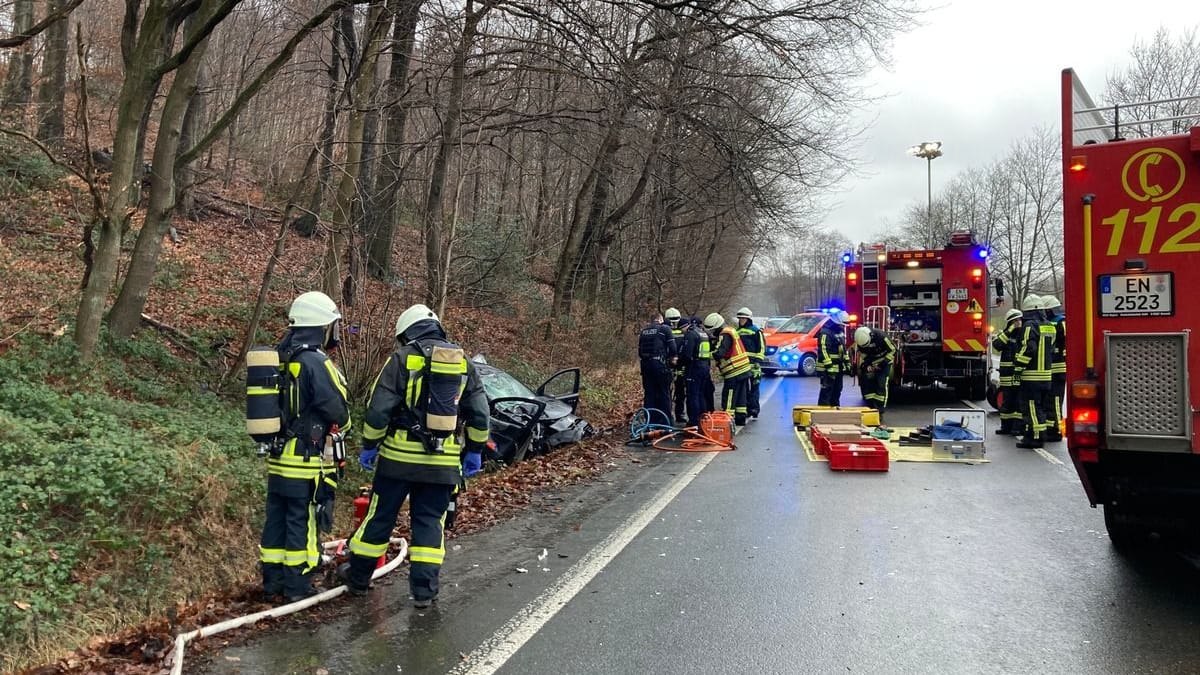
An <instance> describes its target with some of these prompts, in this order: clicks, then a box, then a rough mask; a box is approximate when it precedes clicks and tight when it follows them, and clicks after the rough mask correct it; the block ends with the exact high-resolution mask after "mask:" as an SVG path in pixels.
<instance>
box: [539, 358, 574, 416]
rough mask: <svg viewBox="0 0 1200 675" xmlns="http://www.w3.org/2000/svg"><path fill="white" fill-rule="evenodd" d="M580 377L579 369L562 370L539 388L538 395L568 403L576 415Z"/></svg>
mask: <svg viewBox="0 0 1200 675" xmlns="http://www.w3.org/2000/svg"><path fill="white" fill-rule="evenodd" d="M579 377H580V374H579V369H578V368H566V369H564V370H560V371H558V372H557V373H555V374H553V375H551V376H550V377H549V379H547V380H546V381H545V382H543V383H542V386H540V387H538V388H537V395H538V396H544V397H546V398H552V399H554V400H556V401H562V402H563V403H566V404H567V405H569V406H571V413H572V414H574V413H575V412H576V410H577V409H578V408H579Z"/></svg>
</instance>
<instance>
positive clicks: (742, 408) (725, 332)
mask: <svg viewBox="0 0 1200 675" xmlns="http://www.w3.org/2000/svg"><path fill="white" fill-rule="evenodd" d="M704 329H705V330H706V331H708V334H709V335H711V336H712V337H713V339H714V340H716V346H715V347H713V352H712V354H713V358H714V359H715V360H716V362H717V372H719V373H720V374H721V379H722V380H723V381H724V386H723V387H722V389H721V402H722V406H721V407H722V408H724V410H725V412H727V413H729V414H730V415H733V423H734V424H736V425H737V426H745V425H746V398H747V396H748V394H749V389H750V355H749V354H747V353H746V348H745V346H744V345H742V340H741V338H739V337H738V334H737V330H736V329H734V328H733V326H726V325H725V317H723V316H721V315H720V314H717V313H716V312H713V313H712V314H709V315H708V316H707V317H705V318H704Z"/></svg>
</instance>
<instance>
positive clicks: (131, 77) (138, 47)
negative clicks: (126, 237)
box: [75, 0, 167, 361]
mask: <svg viewBox="0 0 1200 675" xmlns="http://www.w3.org/2000/svg"><path fill="white" fill-rule="evenodd" d="M127 2H128V3H130V4H128V5H127V9H130V8H134V9H135V14H136V3H137V0H127ZM166 26H167V7H166V3H165V2H164V0H150V1H149V2H148V3H147V4H146V8H145V13H144V14H143V16H142V21H141V25H140V27H139V26H138V25H137V24H136V22H134V21H126V23H125V26H124V28H123V31H124V33H123V35H122V43H123V45H126V44H127V45H128V46H129V47H128V50H126V51H125V52H124V53H125V56H126V58H125V79H124V81H122V83H121V91H120V93H119V94H118V95H117V122H116V125H115V127H114V128H113V167H112V177H111V179H110V183H109V197H108V202H107V210H106V211H105V213H103V214H100V238H99V241H98V242H97V246H96V255H95V259H94V261H93V264H92V268H91V273H90V274H89V275H88V277H87V285H86V286H85V287H84V289H83V294H82V297H81V298H80V301H79V311H78V313H77V314H76V321H75V342H76V344H77V345H78V346H79V355H80V359H82V360H83V361H88V360H90V359H91V357H92V354H93V353H94V352H95V349H96V341H97V339H98V338H99V334H100V322H101V319H102V318H103V315H104V306H105V300H106V299H107V298H108V292H109V291H110V290H111V289H112V285H113V281H114V280H115V279H116V276H117V262H118V260H119V259H120V255H121V235H122V233H123V232H125V230H126V229H127V228H128V226H129V219H130V216H132V215H133V211H132V209H129V208H128V204H129V200H130V196H129V193H130V191H131V188H132V187H133V185H134V184H135V183H134V170H135V168H136V169H137V170H138V171H141V168H142V163H141V159H140V158H139V157H137V156H136V152H137V144H138V138H137V136H138V127H139V125H140V123H141V118H142V110H143V109H144V107H145V102H146V100H147V99H148V98H150V97H151V96H152V95H153V93H154V90H155V88H156V87H157V84H158V82H159V80H160V79H161V78H160V76H159V75H158V73H157V72H156V65H157V64H158V63H159V62H160V61H161V60H162V56H163V54H162V51H163V37H162V36H163V34H164V33H165V32H166Z"/></svg>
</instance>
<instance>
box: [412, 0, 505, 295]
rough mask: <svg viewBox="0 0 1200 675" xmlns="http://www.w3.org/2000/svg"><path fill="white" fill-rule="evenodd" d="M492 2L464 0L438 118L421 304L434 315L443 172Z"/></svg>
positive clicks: (445, 276)
mask: <svg viewBox="0 0 1200 675" xmlns="http://www.w3.org/2000/svg"><path fill="white" fill-rule="evenodd" d="M493 4H494V0H485V2H484V3H483V6H482V7H480V8H479V9H478V10H476V9H474V7H475V3H474V2H473V0H467V7H466V17H465V19H464V21H463V31H462V38H461V39H460V40H459V43H458V48H457V49H456V50H455V52H454V61H453V64H452V67H451V74H450V78H451V79H450V94H449V96H448V98H447V101H446V112H445V113H444V115H443V116H442V129H441V138H442V140H441V143H440V144H439V145H438V152H437V156H436V157H434V160H433V169H432V171H431V172H430V176H429V192H428V193H427V194H426V196H425V218H424V220H425V222H424V231H425V274H426V283H427V285H426V289H425V302H426V304H427V305H429V306H430V307H431V308H432V309H433V311H434V312H436V313H437V314H438V315H441V314H443V313H444V312H445V311H446V297H447V295H448V291H449V289H448V288H447V286H448V283H447V282H448V280H449V269H448V268H447V267H448V263H449V258H448V256H447V255H446V247H448V246H449V242H446V241H443V238H444V237H443V227H442V226H443V222H442V221H443V219H444V217H445V205H444V204H443V203H442V193H443V191H444V190H445V187H446V171H447V167H448V166H449V163H450V154H451V153H452V152H454V149H455V148H457V147H458V145H459V138H458V135H459V124H460V122H461V119H462V106H463V84H464V82H465V80H466V67H467V56H468V54H469V53H470V51H471V45H472V44H473V43H474V41H475V35H476V34H477V32H478V29H479V22H480V21H482V20H483V17H484V15H485V14H487V13H488V11H489V10H491V8H492V6H493Z"/></svg>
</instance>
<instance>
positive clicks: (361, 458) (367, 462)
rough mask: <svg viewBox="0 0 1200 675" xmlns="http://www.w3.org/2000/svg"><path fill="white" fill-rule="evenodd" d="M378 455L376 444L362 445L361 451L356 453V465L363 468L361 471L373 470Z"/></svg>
mask: <svg viewBox="0 0 1200 675" xmlns="http://www.w3.org/2000/svg"><path fill="white" fill-rule="evenodd" d="M378 457H379V447H378V446H374V445H372V446H365V445H364V446H363V449H362V452H360V453H358V465H359V466H361V467H362V468H363V471H374V470H375V462H376V460H377V458H378Z"/></svg>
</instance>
